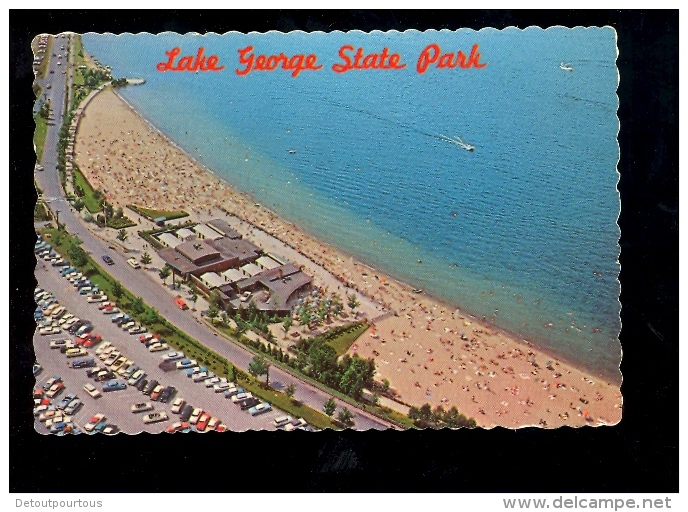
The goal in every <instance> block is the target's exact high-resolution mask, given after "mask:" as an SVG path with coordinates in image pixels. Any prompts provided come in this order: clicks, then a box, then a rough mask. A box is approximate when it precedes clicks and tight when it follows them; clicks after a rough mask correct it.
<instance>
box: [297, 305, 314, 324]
mask: <svg viewBox="0 0 688 512" xmlns="http://www.w3.org/2000/svg"><path fill="white" fill-rule="evenodd" d="M311 319H312V316H311V312H310V310H309V309H308V307H307V306H305V305H303V306H301V309H300V310H299V323H300V324H301V325H304V326H305V325H308V324H309V323H311Z"/></svg>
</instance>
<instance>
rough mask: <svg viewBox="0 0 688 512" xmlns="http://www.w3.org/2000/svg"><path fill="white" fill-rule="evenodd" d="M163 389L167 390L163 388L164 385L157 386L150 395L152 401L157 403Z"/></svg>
mask: <svg viewBox="0 0 688 512" xmlns="http://www.w3.org/2000/svg"><path fill="white" fill-rule="evenodd" d="M163 389H165V388H163V386H162V384H158V385H157V386H155V387H154V388H153V391H151V394H150V398H151V400H154V401H157V400H158V398H160V393H162V390H163Z"/></svg>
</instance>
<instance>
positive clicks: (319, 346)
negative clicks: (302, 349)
mask: <svg viewBox="0 0 688 512" xmlns="http://www.w3.org/2000/svg"><path fill="white" fill-rule="evenodd" d="M308 357H309V359H310V362H311V364H312V365H313V371H314V372H315V374H316V375H317V376H320V375H321V374H323V373H325V372H326V371H328V370H331V369H333V368H335V367H336V366H337V352H336V351H335V349H334V348H332V347H331V346H330V345H327V344H326V343H314V344H313V345H312V346H311V348H310V349H309V350H308Z"/></svg>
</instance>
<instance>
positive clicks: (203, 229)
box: [193, 224, 224, 240]
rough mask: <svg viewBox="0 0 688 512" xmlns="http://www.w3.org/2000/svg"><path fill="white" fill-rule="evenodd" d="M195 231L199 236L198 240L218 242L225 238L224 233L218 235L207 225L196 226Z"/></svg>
mask: <svg viewBox="0 0 688 512" xmlns="http://www.w3.org/2000/svg"><path fill="white" fill-rule="evenodd" d="M193 230H194V231H195V232H196V234H197V235H198V238H207V239H208V240H216V239H218V238H222V237H223V236H224V235H222V233H218V232H217V231H215V230H214V229H213V228H210V227H208V226H206V225H205V224H196V225H195V226H194V228H193Z"/></svg>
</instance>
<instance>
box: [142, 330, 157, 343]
mask: <svg viewBox="0 0 688 512" xmlns="http://www.w3.org/2000/svg"><path fill="white" fill-rule="evenodd" d="M153 338H155V334H152V333H150V332H147V333H146V334H142V335H141V336H139V341H140V342H141V343H143V342H144V341H148V340H150V339H153Z"/></svg>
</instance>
